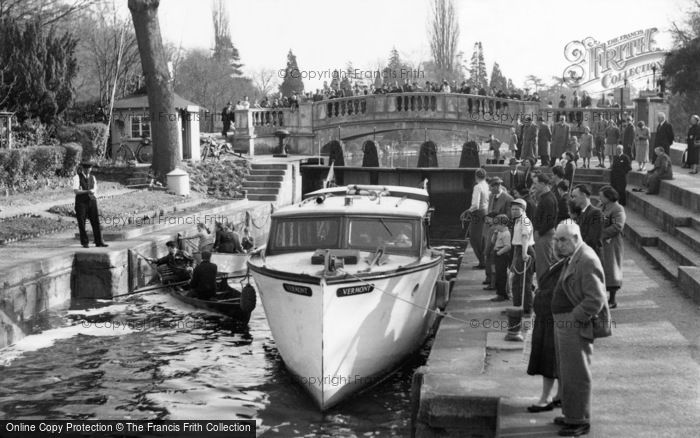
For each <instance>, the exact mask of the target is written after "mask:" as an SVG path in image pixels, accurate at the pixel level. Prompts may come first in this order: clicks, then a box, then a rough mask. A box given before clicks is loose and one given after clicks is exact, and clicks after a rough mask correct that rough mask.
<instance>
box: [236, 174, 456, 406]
mask: <svg viewBox="0 0 700 438" xmlns="http://www.w3.org/2000/svg"><path fill="white" fill-rule="evenodd" d="M428 201H429V197H428V192H427V191H426V190H424V189H417V188H410V187H399V186H348V187H342V188H340V187H336V188H330V189H322V190H318V191H315V192H312V193H309V194H307V195H306V196H305V199H304V200H303V201H302V202H300V203H299V204H296V205H293V206H290V207H285V208H283V209H280V210H278V211H276V212H275V213H274V214H273V215H272V221H271V225H270V235H269V239H268V242H267V245H266V246H265V247H264V248H262V249H260V250H259V251H258V252H257V253H254V254H252V255H251V258H250V259H249V261H248V267H249V269H250V272H251V273H252V275H253V277H254V279H255V283H256V285H257V288H258V293H259V294H260V298H261V300H262V303H263V307H264V309H265V314H266V316H267V320H268V322H269V325H270V329H271V330H272V336H273V337H274V339H275V342H276V344H277V348H278V350H279V352H280V355H281V356H282V359H283V360H284V362H285V365H286V366H287V368H288V369H289V370H290V371H291V372H292V373H293V374H294V375H295V376H296V378H297V379H298V381H299V382H300V384H301V385H302V386H304V387H305V388H306V389H307V390H308V392H309V393H310V394H311V396H312V397H313V398H314V400H315V401H316V403H317V404H318V406H319V407H320V408H321V410H325V409H328V408H330V407H331V406H333V405H335V404H337V403H338V402H340V401H341V400H342V399H344V398H345V397H346V396H348V395H350V394H352V393H354V392H356V391H358V390H360V389H362V388H365V387H367V386H370V385H372V384H375V383H377V382H379V381H381V380H382V379H383V378H384V377H386V375H387V374H388V373H390V372H391V371H393V370H395V369H397V368H398V366H399V365H401V363H402V362H403V361H404V360H405V359H406V358H407V357H408V356H409V355H410V354H412V353H413V352H415V351H416V350H417V349H418V348H420V347H421V345H422V344H423V342H424V341H425V339H426V337H427V336H428V335H429V333H430V330H431V329H432V327H433V325H434V323H435V320H436V316H437V313H436V312H435V309H436V307H437V306H438V305H440V303H443V304H442V306H444V302H445V301H446V294H447V293H448V290H449V287H447V285H449V283H447V282H444V281H442V280H444V277H443V259H444V255H443V253H442V252H438V251H435V250H432V249H431V248H430V247H429V243H428V225H429V219H430V213H431V209H430V208H429V203H428Z"/></svg>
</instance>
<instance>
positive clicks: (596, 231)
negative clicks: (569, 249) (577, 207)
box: [578, 205, 604, 257]
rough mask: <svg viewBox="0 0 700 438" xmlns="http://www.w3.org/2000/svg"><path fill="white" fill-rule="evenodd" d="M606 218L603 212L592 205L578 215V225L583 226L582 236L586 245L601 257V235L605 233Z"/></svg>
mask: <svg viewBox="0 0 700 438" xmlns="http://www.w3.org/2000/svg"><path fill="white" fill-rule="evenodd" d="M603 225H604V218H603V212H602V211H601V210H600V209H599V208H596V207H594V206H592V205H589V206H588V208H587V209H586V211H584V212H583V213H581V215H579V217H578V226H579V227H580V228H581V237H582V238H583V241H584V242H585V243H586V245H588V246H590V247H591V248H593V250H594V251H595V252H596V254H598V257H600V247H601V243H600V237H601V235H602V234H603Z"/></svg>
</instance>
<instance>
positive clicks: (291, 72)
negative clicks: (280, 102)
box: [280, 49, 304, 96]
mask: <svg viewBox="0 0 700 438" xmlns="http://www.w3.org/2000/svg"><path fill="white" fill-rule="evenodd" d="M295 91H296V92H297V93H299V94H300V95H301V94H303V93H304V82H303V81H302V80H301V71H300V70H299V66H298V65H297V57H296V56H295V55H294V53H292V49H289V53H288V54H287V68H286V69H285V75H284V80H283V81H282V84H281V85H280V93H281V94H282V96H291V95H292V94H294V92H295Z"/></svg>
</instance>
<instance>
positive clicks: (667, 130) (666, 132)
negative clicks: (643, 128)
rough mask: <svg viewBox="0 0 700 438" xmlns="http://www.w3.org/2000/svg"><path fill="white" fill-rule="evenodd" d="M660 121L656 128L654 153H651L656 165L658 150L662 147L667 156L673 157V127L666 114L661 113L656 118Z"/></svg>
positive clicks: (652, 160)
mask: <svg viewBox="0 0 700 438" xmlns="http://www.w3.org/2000/svg"><path fill="white" fill-rule="evenodd" d="M656 118H657V120H658V121H659V124H658V126H657V127H656V136H655V137H654V151H653V152H652V153H651V160H650V161H651V162H652V163H656V148H658V147H660V148H663V149H664V152H665V153H666V155H671V145H672V144H673V140H674V137H675V134H674V133H673V126H671V124H670V123H669V122H668V121H667V120H666V114H664V113H659V114H657V116H656Z"/></svg>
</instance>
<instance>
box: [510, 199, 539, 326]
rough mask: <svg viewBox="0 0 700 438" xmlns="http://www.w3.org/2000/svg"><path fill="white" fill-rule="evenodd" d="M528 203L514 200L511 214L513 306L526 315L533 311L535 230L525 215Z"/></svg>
mask: <svg viewBox="0 0 700 438" xmlns="http://www.w3.org/2000/svg"><path fill="white" fill-rule="evenodd" d="M526 208H527V203H526V202H525V200H523V199H520V198H519V199H514V200H513V202H511V214H512V217H513V233H512V234H513V238H512V241H511V243H512V246H513V263H512V264H511V269H512V270H513V273H514V274H515V275H514V276H513V285H512V287H511V292H512V293H513V305H514V306H515V307H520V306H522V307H523V313H525V314H526V315H527V314H529V313H530V311H531V310H532V298H533V294H532V277H533V273H534V254H535V251H534V248H533V247H534V245H535V238H534V230H533V227H532V222H531V221H530V218H528V217H527V215H526V214H525V209H526Z"/></svg>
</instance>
